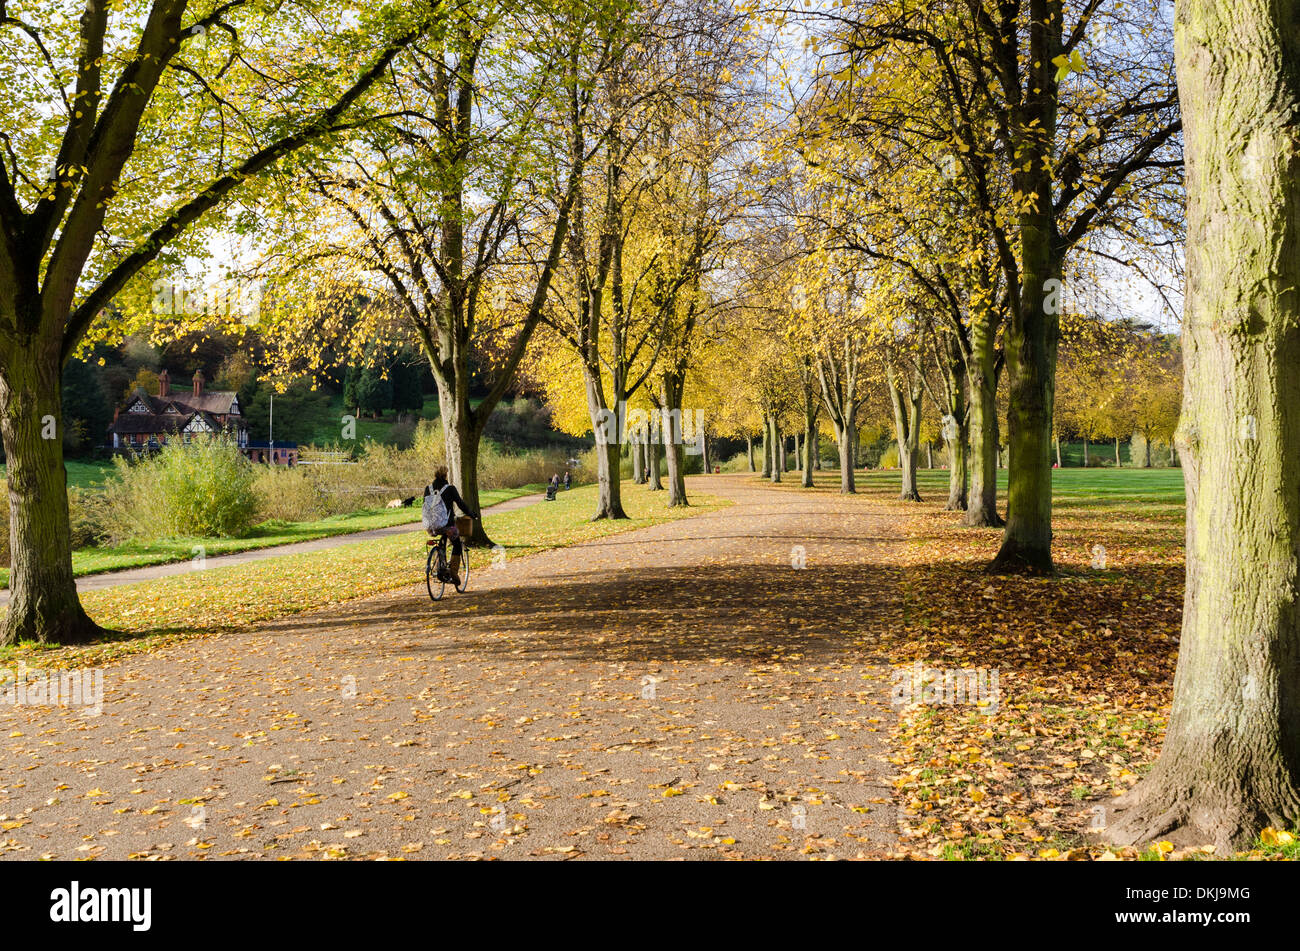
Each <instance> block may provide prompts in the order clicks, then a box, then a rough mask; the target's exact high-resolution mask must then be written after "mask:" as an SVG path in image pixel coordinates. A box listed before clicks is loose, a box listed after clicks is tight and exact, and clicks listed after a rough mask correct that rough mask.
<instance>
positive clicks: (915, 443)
mask: <svg viewBox="0 0 1300 951" xmlns="http://www.w3.org/2000/svg"><path fill="white" fill-rule="evenodd" d="M885 378H886V382H887V384H888V389H889V402H890V405H891V406H892V407H893V410H894V440H895V443H896V444H897V446H898V466H899V469H900V470H901V471H902V484H901V486H900V487H899V492H898V497H899V498H900V499H901V500H903V501H906V502H920V501H921V493H920V491H919V490H918V488H917V485H916V464H917V461H918V459H919V458H920V439H921V397H922V395H923V394H924V392H925V391H924V390H923V389H922V386H921V380H920V370H919V369H918V370H915V371H913V372H912V374H911V379H909V380H906V381H901V380H899V378H898V374H897V372H896V371H895V370H894V368H893V367H892V366H889V365H886V368H885ZM904 382H906V384H907V389H906V390H904V389H903V384H904Z"/></svg>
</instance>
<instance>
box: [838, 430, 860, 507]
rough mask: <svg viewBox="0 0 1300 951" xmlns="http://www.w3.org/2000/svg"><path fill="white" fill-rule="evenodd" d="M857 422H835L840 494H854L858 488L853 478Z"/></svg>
mask: <svg viewBox="0 0 1300 951" xmlns="http://www.w3.org/2000/svg"><path fill="white" fill-rule="evenodd" d="M855 426H856V424H855V423H853V422H851V421H850V422H849V424H848V425H841V424H840V423H836V424H835V445H836V446H837V447H838V449H839V453H840V494H842V495H853V494H855V493H856V492H857V491H858V489H857V485H856V484H855V483H854V479H853V455H854V453H855V451H856V447H855V446H854V442H855V440H854V438H853V437H854V435H855V432H854V429H855Z"/></svg>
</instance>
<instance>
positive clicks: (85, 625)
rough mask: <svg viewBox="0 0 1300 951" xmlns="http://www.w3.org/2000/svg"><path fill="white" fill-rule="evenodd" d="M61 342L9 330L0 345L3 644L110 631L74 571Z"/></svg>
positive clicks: (65, 640)
mask: <svg viewBox="0 0 1300 951" xmlns="http://www.w3.org/2000/svg"><path fill="white" fill-rule="evenodd" d="M5 316H6V317H8V316H10V315H7V314H6V315H5ZM61 343H62V335H61V334H60V336H59V338H57V339H54V340H49V339H44V338H42V337H40V336H38V335H31V336H28V337H25V338H17V339H15V338H13V337H10V338H9V339H7V340H6V341H5V343H4V346H3V349H0V434H2V435H3V439H4V448H5V459H6V462H7V473H6V478H7V481H8V491H9V551H10V558H11V564H10V568H9V588H10V591H11V597H10V600H9V608H8V610H7V611H6V613H5V617H4V626H3V628H0V644H5V645H11V644H17V643H19V642H20V641H36V642H37V643H41V644H85V643H89V642H90V641H92V640H94V639H95V638H97V637H100V636H101V635H103V634H104V633H105V632H104V631H103V629H102V628H100V627H99V625H98V624H96V623H95V622H94V621H92V620H91V619H90V617H89V616H88V615H87V614H86V612H85V610H84V609H83V608H82V606H81V601H80V600H78V598H77V585H76V581H75V579H74V577H73V574H72V532H71V529H70V527H69V518H68V485H67V472H66V470H65V469H64V467H63V431H62V426H63V387H62V382H61V375H62V369H63V360H62V358H61V356H60V354H59V349H60V345H61ZM51 430H52V436H53V438H47V437H49V436H50V435H51Z"/></svg>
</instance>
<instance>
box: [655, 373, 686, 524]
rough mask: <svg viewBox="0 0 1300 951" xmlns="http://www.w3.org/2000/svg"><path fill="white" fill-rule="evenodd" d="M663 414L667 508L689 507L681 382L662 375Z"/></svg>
mask: <svg viewBox="0 0 1300 951" xmlns="http://www.w3.org/2000/svg"><path fill="white" fill-rule="evenodd" d="M660 390H661V393H662V399H663V404H664V407H665V409H666V413H665V414H664V419H665V427H664V457H665V458H666V459H667V460H668V507H669V508H673V507H675V506H678V505H690V502H688V501H687V499H686V477H685V471H686V460H685V457H684V456H683V453H682V390H683V384H682V381H681V380H679V379H676V378H673V377H671V376H670V375H668V374H665V375H664V378H663V381H662V383H661V386H660Z"/></svg>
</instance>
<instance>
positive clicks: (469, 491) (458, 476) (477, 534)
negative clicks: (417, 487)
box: [440, 399, 495, 548]
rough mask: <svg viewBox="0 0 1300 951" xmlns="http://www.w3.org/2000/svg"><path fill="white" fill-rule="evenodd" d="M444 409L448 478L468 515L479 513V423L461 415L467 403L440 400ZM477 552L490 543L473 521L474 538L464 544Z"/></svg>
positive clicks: (444, 439) (485, 533) (484, 532)
mask: <svg viewBox="0 0 1300 951" xmlns="http://www.w3.org/2000/svg"><path fill="white" fill-rule="evenodd" d="M440 402H441V404H442V406H444V407H446V408H447V412H445V413H444V414H443V416H442V437H443V444H444V445H445V446H446V449H447V477H448V478H449V479H450V480H451V484H452V485H454V486H455V487H456V491H458V492H459V493H460V497H461V498H462V499H464V500H465V505H466V506H468V507H469V509H470V511H472V512H478V513H481V512H482V509H481V508H480V507H479V484H478V451H479V444H480V443H481V442H482V439H483V429H482V426H481V424H480V423H479V421H478V420H476V419H474V418H473V417H471V416H470V415H469V414H468V413H466V412H463V411H464V410H467V409H468V408H469V404H468V401H464V402H458V401H456V400H443V399H440ZM466 544H469V545H473V546H475V547H480V548H491V547H492V546H493V545H494V544H495V542H493V541H492V539H490V538H489V537H488V535H487V532H486V531H485V530H484V528H483V523H482V522H481V521H475V523H474V534H473V535H472V536H471V537H470V539H469V541H468V542H467V543H466Z"/></svg>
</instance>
